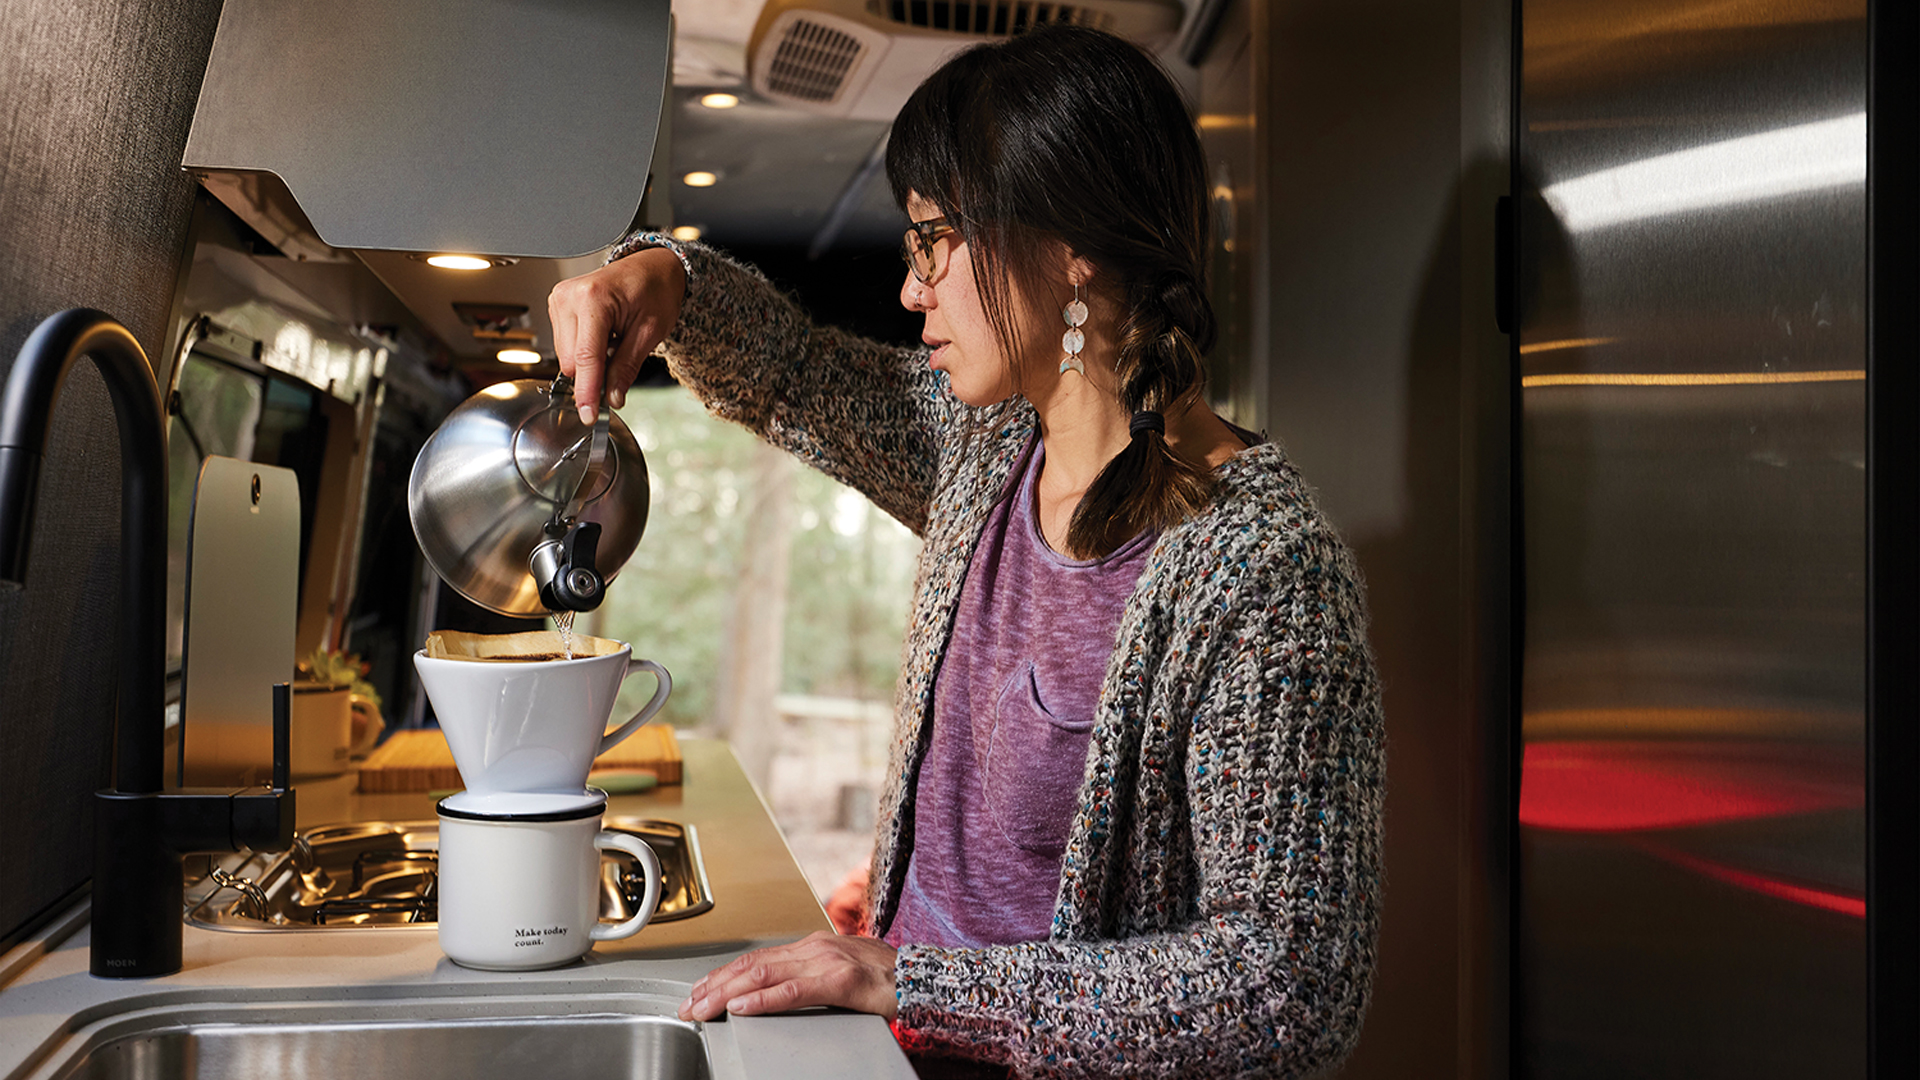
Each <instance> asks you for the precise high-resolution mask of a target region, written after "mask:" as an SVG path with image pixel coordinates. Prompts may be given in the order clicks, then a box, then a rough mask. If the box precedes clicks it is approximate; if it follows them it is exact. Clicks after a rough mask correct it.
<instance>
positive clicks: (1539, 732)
mask: <svg viewBox="0 0 1920 1080" xmlns="http://www.w3.org/2000/svg"><path fill="white" fill-rule="evenodd" d="M1865 16H1866V11H1865V4H1864V3H1863V2H1861V0H1843V2H1832V0H1783V2H1775V3H1765V4H1762V3H1751V4H1740V3H1736V4H1727V3H1719V2H1716V3H1705V2H1692V3H1678V4H1675V3H1665V4H1651V3H1645V2H1642V0H1609V2H1607V3H1602V4H1593V3H1575V2H1571V0H1528V2H1527V3H1526V4H1525V5H1524V7H1523V13H1522V28H1523V34H1524V37H1523V49H1522V55H1523V71H1524V74H1523V81H1522V89H1521V105H1520V108H1521V118H1520V139H1521V145H1520V150H1519V153H1520V161H1521V169H1522V176H1523V177H1524V179H1525V182H1526V183H1525V187H1526V189H1527V190H1525V191H1523V192H1522V205H1523V213H1522V219H1521V235H1522V248H1521V250H1522V272H1521V280H1522V282H1523V283H1524V284H1523V288H1522V290H1521V293H1522V300H1521V318H1522V322H1521V332H1520V349H1519V351H1520V361H1521V375H1522V387H1523V390H1522V394H1523V397H1522V401H1523V404H1522V442H1521V453H1522V457H1523V474H1524V488H1523V506H1524V516H1525V567H1526V571H1525V573H1526V580H1525V592H1526V617H1525V618H1526V628H1525V642H1524V660H1523V672H1524V677H1523V710H1524V720H1523V732H1522V734H1523V740H1524V744H1525V745H1524V768H1523V774H1522V784H1521V795H1520V829H1521V853H1520V855H1521V857H1520V874H1521V881H1520V889H1519V911H1518V922H1519V932H1518V937H1517V949H1518V952H1519V965H1518V968H1517V973H1518V977H1519V980H1520V985H1519V987H1518V988H1517V993H1518V998H1517V1004H1516V1008H1517V1012H1518V1017H1519V1041H1518V1048H1519V1055H1520V1061H1519V1064H1520V1067H1521V1070H1522V1071H1523V1072H1525V1073H1526V1074H1528V1075H1533V1076H1540V1077H1616V1076H1629V1075H1630V1076H1641V1077H1668V1076H1672V1077H1682V1076H1685V1077H1709V1076H1740V1077H1756V1076H1805V1075H1820V1076H1857V1075H1863V1074H1864V1071H1865V1063H1864V1061H1865V1059H1864V1052H1865V983H1864V942H1865V934H1864V921H1863V917H1864V912H1865V901H1864V884H1865V882H1864V879H1865V872H1864V836H1865V818H1864V779H1863V777H1864V760H1863V755H1862V738H1863V709H1864V697H1863V695H1864V679H1865V610H1866V609H1865V581H1864V576H1865V560H1864V555H1865V552H1864V542H1865V521H1866V513H1865V511H1866V507H1865V492H1866V485H1865V480H1866V476H1865V390H1866V382H1865V379H1866V375H1865V367H1866V363H1865V329H1866V320H1865V280H1866V279H1865V247H1864V231H1865V229H1864V227H1865V167H1866V155H1865V148H1866V97H1865V85H1866V84H1865V58H1866V26H1865Z"/></svg>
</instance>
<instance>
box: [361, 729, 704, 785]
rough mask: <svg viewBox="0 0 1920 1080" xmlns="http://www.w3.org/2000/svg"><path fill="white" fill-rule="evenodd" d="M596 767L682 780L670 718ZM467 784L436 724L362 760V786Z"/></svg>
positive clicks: (392, 740)
mask: <svg viewBox="0 0 1920 1080" xmlns="http://www.w3.org/2000/svg"><path fill="white" fill-rule="evenodd" d="M593 767H594V768H596V769H651V770H653V772H654V774H655V775H657V776H658V777H660V782H661V783H663V784H677V783H679V782H680V743H679V740H677V739H675V738H674V736H673V729H672V728H670V727H667V726H666V725H665V724H648V725H647V726H645V727H643V728H641V729H640V730H639V731H636V732H634V733H633V734H632V735H629V736H628V737H627V738H626V739H624V740H622V741H621V743H620V744H619V745H618V746H615V747H614V748H613V749H611V750H609V751H607V752H606V753H604V754H601V755H600V756H599V757H598V758H595V759H594V762H593ZM465 786H466V785H465V784H463V783H461V781H460V770H459V769H458V768H456V767H455V766H454V764H453V751H452V750H450V749H448V748H447V739H446V736H444V735H442V734H440V732H439V731H438V730H437V729H436V730H426V731H396V732H394V733H393V734H392V735H391V736H389V737H388V738H387V741H386V742H384V743H382V744H380V748H379V749H378V750H375V751H374V752H373V753H372V754H370V755H369V756H368V757H367V760H366V763H365V764H363V765H361V766H360V790H361V791H362V792H365V793H368V794H377V793H387V792H398V791H449V790H454V789H457V788H461V787H465Z"/></svg>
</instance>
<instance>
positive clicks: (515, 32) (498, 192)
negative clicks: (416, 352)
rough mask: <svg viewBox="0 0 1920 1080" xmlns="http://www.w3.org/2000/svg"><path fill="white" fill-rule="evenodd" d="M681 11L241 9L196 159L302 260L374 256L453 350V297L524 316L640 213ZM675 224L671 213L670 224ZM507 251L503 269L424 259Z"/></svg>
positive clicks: (613, 2)
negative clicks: (674, 21)
mask: <svg viewBox="0 0 1920 1080" xmlns="http://www.w3.org/2000/svg"><path fill="white" fill-rule="evenodd" d="M669 8H670V3H669V0H328V2H327V3H301V2H297V0H227V2H226V4H225V6H224V7H223V9H222V11H221V14H220V25H219V29H218V31H217V33H216V35H215V37H214V42H213V50H212V54H211V56H210V57H209V59H208V62H207V74H206V79H205V81H204V83H203V84H202V86H201V91H200V99H199V103H198V105H197V107H196V110H195V113H194V121H193V128H192V131H191V132H190V134H189V135H188V137H187V145H186V152H185V154H184V156H183V159H182V164H183V165H184V166H185V167H186V168H187V169H189V170H191V171H192V172H194V173H195V175H197V176H199V177H200V178H201V180H202V182H203V183H204V184H205V185H206V187H207V188H208V190H210V191H211V192H213V194H215V195H216V196H217V197H219V198H220V199H221V201H222V202H224V203H226V204H227V206H228V207H229V208H231V209H232V210H234V211H235V212H236V213H237V214H239V215H240V216H241V217H242V218H243V219H245V220H246V221H247V222H248V223H249V224H250V225H252V226H253V227H254V228H255V229H256V230H257V231H259V232H260V233H261V234H262V235H263V236H264V237H265V238H266V239H267V240H268V241H269V242H271V243H273V244H275V245H276V246H277V247H278V248H279V249H280V250H281V251H282V252H283V253H285V254H286V255H288V256H289V257H291V258H296V259H304V260H311V261H326V260H330V259H340V258H347V257H350V256H348V255H347V254H346V253H347V252H352V253H353V254H354V255H358V256H359V257H360V258H361V259H362V260H363V261H365V262H366V263H367V265H368V266H369V267H371V268H372V269H373V271H374V272H375V273H376V274H379V275H380V276H381V278H382V279H383V280H384V281H385V282H386V284H387V285H388V286H389V287H390V288H392V289H393V290H394V291H395V292H396V293H397V294H399V295H400V298H401V299H402V300H403V301H404V302H406V303H407V305H408V306H409V307H410V308H413V309H414V311H415V312H416V313H417V314H418V315H420V316H421V318H422V319H424V320H425V321H426V322H427V323H428V324H429V325H430V326H431V327H433V328H434V329H435V330H436V332H439V333H440V334H441V336H442V338H443V339H445V341H446V343H447V345H448V346H449V347H450V348H452V349H453V350H454V351H455V352H456V353H460V354H463V355H468V356H474V355H480V354H485V355H491V354H492V351H493V350H494V349H495V348H497V347H498V346H499V344H501V340H500V337H499V332H500V331H501V330H502V329H503V328H502V327H501V326H500V325H499V324H498V323H497V322H495V323H494V324H492V325H490V326H488V327H486V328H485V329H486V331H487V336H486V337H485V338H484V339H477V338H475V337H474V336H473V334H472V330H473V329H474V326H473V325H472V320H471V319H467V320H463V319H462V318H461V316H460V315H459V313H457V312H456V311H455V310H454V307H453V305H454V304H455V303H464V304H465V305H468V308H467V310H469V311H470V310H471V309H472V306H474V305H479V306H482V307H492V308H506V309H511V308H513V307H515V306H521V307H525V308H526V309H527V316H526V318H525V319H523V320H520V321H521V324H522V325H521V326H520V327H518V328H507V329H518V330H520V331H521V332H519V333H516V334H512V335H510V336H511V337H514V338H524V337H525V336H527V332H529V331H530V332H531V336H532V337H534V338H535V341H534V342H532V343H531V344H533V346H534V347H535V348H536V349H537V350H540V351H543V352H550V351H551V348H552V341H551V335H550V333H549V332H548V331H547V328H546V325H545V319H546V290H547V289H548V288H549V287H551V285H552V284H553V282H555V281H558V280H559V279H560V278H561V277H564V276H566V275H567V274H569V273H577V272H579V271H580V270H581V269H582V268H584V267H585V266H591V265H592V262H591V259H592V257H593V256H594V254H595V253H596V252H599V251H602V250H604V249H605V248H606V247H607V246H608V245H610V244H612V243H613V242H614V241H615V240H617V239H619V237H620V236H621V234H622V233H623V232H624V231H625V230H626V229H627V228H628V227H629V226H631V225H633V224H635V223H636V222H642V223H646V224H657V225H667V224H671V222H670V221H668V220H666V219H665V215H664V214H662V213H660V212H659V208H658V207H648V208H647V210H648V212H647V213H646V214H645V215H644V218H643V213H642V200H643V197H644V196H645V195H646V191H647V180H648V174H649V171H650V166H651V163H652V161H653V159H654V156H655V149H656V141H657V140H656V136H657V135H659V134H660V124H661V117H662V104H663V102H664V100H665V96H666V88H667V80H668V76H669V74H670V59H669V53H670V42H671V20H670V12H669ZM656 217H658V218H659V219H660V220H654V218H656ZM430 254H465V255H477V256H484V257H489V258H490V260H491V261H492V262H493V263H494V264H495V268H494V269H491V270H479V271H470V272H462V271H457V270H451V271H442V270H437V269H434V268H430V267H427V266H426V265H425V264H424V263H421V262H419V260H418V259H417V258H415V257H413V256H415V255H419V256H424V255H430Z"/></svg>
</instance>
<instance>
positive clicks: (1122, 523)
mask: <svg viewBox="0 0 1920 1080" xmlns="http://www.w3.org/2000/svg"><path fill="white" fill-rule="evenodd" d="M887 179H888V181H889V182H890V183H891V185H892V187H893V195H894V199H895V201H897V202H898V203H899V204H900V205H901V207H902V208H904V207H905V206H906V204H907V199H908V197H909V195H911V194H916V193H917V194H918V195H920V196H921V197H922V198H924V199H927V200H929V201H930V202H932V203H933V204H934V205H936V206H938V207H940V209H941V210H942V212H943V213H944V214H945V215H946V217H947V220H948V222H949V223H950V224H951V225H953V226H954V228H955V229H957V230H958V231H959V233H960V236H961V238H962V239H963V240H964V241H965V242H966V243H967V245H968V249H969V251H970V252H971V261H972V264H973V273H974V279H975V282H976V285H977V287H978V290H979V293H980V296H981V301H982V306H983V307H984V308H985V311H986V315H987V319H988V322H989V323H990V324H991V325H992V327H993V330H994V334H995V336H996V337H997V338H998V339H999V341H1000V345H1001V349H1002V352H1003V353H1004V354H1005V355H1006V356H1008V357H1016V356H1020V355H1023V353H1022V348H1021V346H1022V343H1021V341H1020V334H1019V319H1018V317H1017V315H1016V312H1015V304H1016V297H1021V296H1024V297H1044V296H1050V295H1052V294H1053V293H1054V292H1055V291H1057V290H1056V289H1055V288H1053V287H1052V286H1053V285H1054V284H1055V283H1054V282H1053V281H1052V280H1051V279H1052V278H1058V276H1059V265H1058V264H1059V260H1058V258H1057V256H1058V253H1059V252H1060V250H1061V248H1062V246H1063V245H1064V248H1065V250H1066V251H1068V252H1071V254H1072V255H1074V256H1076V257H1079V258H1083V259H1086V260H1087V261H1089V262H1090V263H1092V264H1093V266H1094V267H1095V268H1096V277H1095V281H1094V285H1095V287H1096V288H1100V289H1104V290H1105V293H1106V294H1107V295H1109V296H1111V297H1112V298H1113V299H1114V300H1115V301H1116V302H1117V306H1118V307H1119V308H1120V309H1121V310H1123V311H1124V312H1125V316H1124V318H1123V321H1122V325H1121V327H1120V333H1119V335H1118V337H1119V357H1118V359H1117V361H1116V364H1115V369H1116V374H1117V375H1118V377H1119V394H1120V399H1121V404H1122V405H1123V406H1125V408H1126V409H1127V411H1128V412H1130V413H1138V412H1143V411H1144V412H1155V413H1160V414H1163V415H1166V414H1171V413H1178V412H1180V411H1182V410H1184V409H1185V408H1186V407H1188V406H1189V405H1192V404H1193V403H1195V402H1197V401H1198V400H1199V399H1200V397H1201V395H1202V393H1203V392H1204V389H1205V365H1204V357H1205V355H1206V352H1207V350H1208V349H1210V348H1212V347H1213V342H1214V335H1215V322H1214V315H1213V306H1212V304H1211V303H1210V302H1209V301H1208V299H1207V281H1206V267H1207V250H1208V226H1209V217H1208V204H1207V197H1208V193H1207V181H1206V158H1205V156H1204V154H1203V153H1202V152H1201V149H1200V140H1199V137H1198V135H1197V134H1196V133H1195V131H1194V128H1193V123H1192V121H1191V119H1190V118H1189V117H1188V114H1187V109H1186V104H1185V102H1184V101H1183V100H1182V99H1181V96H1180V92H1179V91H1178V90H1177V89H1176V88H1175V87H1174V85H1173V82H1172V80H1171V79H1170V78H1169V77H1168V76H1167V74H1166V72H1165V71H1164V70H1162V69H1161V67H1160V66H1159V64H1157V63H1156V62H1155V61H1154V60H1153V58H1152V57H1150V56H1149V55H1147V54H1146V53H1145V52H1143V51H1141V50H1140V49H1139V48H1137V47H1136V46H1134V45H1132V44H1129V43H1128V42H1126V41H1124V40H1123V39H1121V38H1118V37H1115V36H1114V35H1112V34H1108V33H1104V32H1102V31H1098V30H1091V29H1086V28H1083V27H1075V26H1046V27H1041V28H1038V29H1035V30H1031V31H1028V32H1027V33H1025V34H1022V35H1020V36H1018V37H1014V38H1011V39H1009V40H1007V41H1004V42H995V43H993V44H988V45H982V46H978V47H976V48H973V49H969V50H967V51H966V52H963V53H961V54H959V55H958V56H956V57H954V58H953V59H952V60H950V61H948V62H947V63H946V64H945V65H944V66H942V67H941V68H940V69H939V70H938V71H936V72H934V73H933V74H932V75H931V76H929V77H928V78H927V80H926V81H925V82H924V83H922V84H921V85H920V88H919V89H918V90H916V91H915V92H914V94H913V96H912V97H911V98H910V99H908V101H907V104H906V106H905V107H904V108H902V109H901V111H900V115H899V117H898V118H896V119H895V120H894V123H893V134H892V138H891V140H890V141H889V143H888V145H887ZM1164 429H1165V425H1164V423H1162V424H1159V425H1154V424H1151V423H1146V424H1139V423H1136V424H1134V425H1133V437H1132V439H1131V440H1130V441H1129V443H1128V445H1127V447H1126V449H1124V450H1122V451H1121V452H1120V453H1119V454H1118V455H1116V456H1115V457H1114V458H1113V460H1112V461H1110V462H1108V463H1107V465H1106V467H1105V468H1104V469H1103V470H1102V471H1101V473H1100V474H1099V475H1098V476H1097V477H1095V479H1094V481H1093V483H1092V485H1091V486H1089V487H1088V489H1087V492H1086V494H1085V495H1084V496H1083V497H1082V498H1081V500H1080V505H1079V508H1078V509H1077V510H1076V511H1075V512H1074V515H1073V520H1072V521H1071V523H1070V524H1069V525H1068V529H1067V548H1068V551H1067V553H1068V554H1069V555H1072V556H1075V557H1079V558H1092V557H1098V556H1101V555H1105V554H1107V553H1108V552H1111V551H1113V550H1114V549H1116V548H1118V547H1119V546H1120V545H1121V544H1124V543H1125V542H1127V540H1129V539H1131V538H1132V537H1134V536H1136V535H1138V534H1139V533H1140V532H1141V531H1142V530H1143V529H1150V528H1151V529H1159V530H1164V529H1166V528H1168V527H1170V526H1172V525H1175V524H1177V523H1179V522H1180V521H1181V520H1184V519H1185V518H1187V517H1189V516H1191V515H1192V514H1194V513H1196V512H1198V511H1199V510H1200V509H1201V508H1202V507H1204V506H1205V505H1206V504H1207V502H1208V501H1209V499H1210V498H1211V497H1212V494H1213V485H1214V478H1213V474H1212V473H1211V472H1210V471H1209V470H1208V469H1207V468H1206V467H1205V466H1204V465H1202V464H1196V463H1193V462H1190V461H1187V460H1186V459H1184V458H1181V457H1179V456H1178V455H1176V454H1174V453H1173V451H1172V449H1171V448H1170V447H1169V446H1168V445H1167V441H1166V438H1165V435H1164Z"/></svg>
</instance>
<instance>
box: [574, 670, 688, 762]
mask: <svg viewBox="0 0 1920 1080" xmlns="http://www.w3.org/2000/svg"><path fill="white" fill-rule="evenodd" d="M642 670H644V671H651V672H653V677H654V678H655V679H658V680H659V681H660V685H659V686H658V687H657V688H655V690H654V691H653V696H652V697H650V698H648V699H647V703H646V704H645V705H642V706H640V711H639V712H637V713H634V714H633V719H631V720H628V721H627V722H626V723H624V724H621V725H620V726H619V727H617V728H614V729H613V730H612V731H609V732H607V733H606V734H605V735H602V736H600V749H599V750H597V751H595V752H594V755H593V756H594V757H599V756H600V755H601V754H604V753H606V752H607V751H609V750H611V749H613V747H614V744H615V743H618V742H619V741H620V740H621V739H624V738H626V737H627V736H629V735H631V734H633V733H634V732H636V731H639V730H640V725H642V724H644V723H646V722H647V721H649V720H651V719H653V714H654V713H657V712H659V711H660V706H662V705H665V704H666V703H667V695H668V694H671V693H673V676H671V675H669V674H667V669H666V668H663V667H661V666H660V665H659V664H656V663H654V662H653V661H651V660H641V659H638V658H634V657H629V658H628V660H627V675H631V674H633V673H634V672H636V671H642ZM627 675H622V676H620V681H621V682H625V681H626V679H627Z"/></svg>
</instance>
